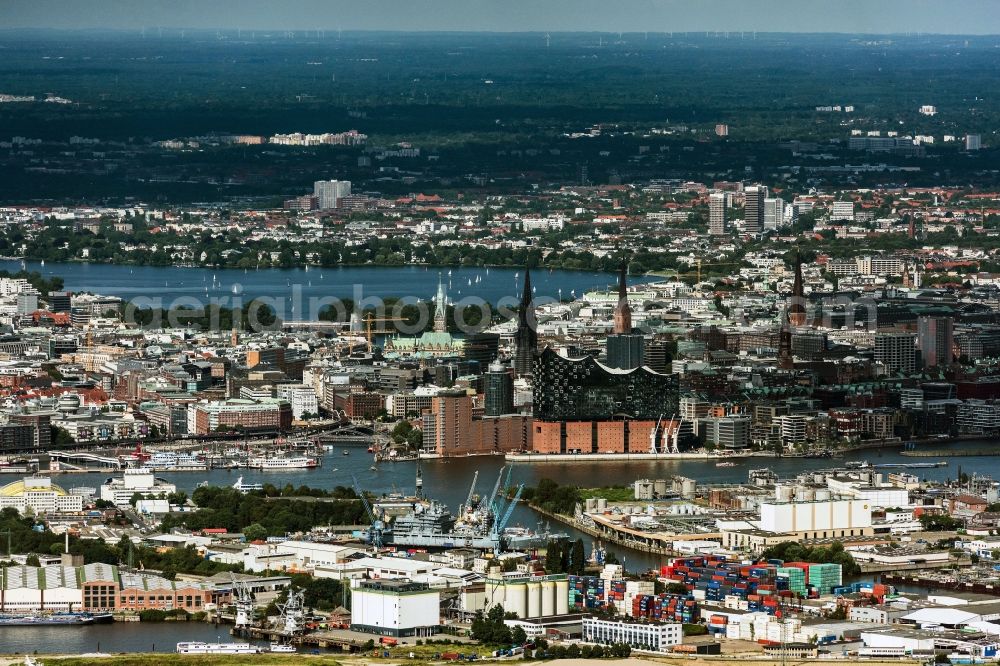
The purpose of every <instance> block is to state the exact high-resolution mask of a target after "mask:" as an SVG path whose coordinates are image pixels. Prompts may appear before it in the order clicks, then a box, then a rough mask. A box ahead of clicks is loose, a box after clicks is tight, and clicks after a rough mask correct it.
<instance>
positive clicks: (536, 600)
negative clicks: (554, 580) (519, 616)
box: [524, 583, 542, 617]
mask: <svg viewBox="0 0 1000 666" xmlns="http://www.w3.org/2000/svg"><path fill="white" fill-rule="evenodd" d="M541 614H542V584H541V583H528V614H527V615H525V616H524V617H539V616H541Z"/></svg>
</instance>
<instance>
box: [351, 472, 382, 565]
mask: <svg viewBox="0 0 1000 666" xmlns="http://www.w3.org/2000/svg"><path fill="white" fill-rule="evenodd" d="M351 479H352V480H353V481H354V492H356V493H357V494H358V497H360V498H361V504H362V505H363V506H364V507H365V513H367V514H368V520H370V521H371V524H372V526H371V527H370V528H368V543H370V544H372V545H373V546H375V547H376V548H381V547H382V533H383V532H384V531H385V521H383V520H382V519H381V518H376V517H375V511H373V510H372V505H371V504H369V503H368V498H367V497H365V493H364V491H363V490H361V484H360V483H358V477H356V476H354V475H353V474H352V475H351Z"/></svg>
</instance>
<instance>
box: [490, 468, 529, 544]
mask: <svg viewBox="0 0 1000 666" xmlns="http://www.w3.org/2000/svg"><path fill="white" fill-rule="evenodd" d="M522 492H524V484H523V483H521V484H518V486H517V490H516V491H514V497H513V498H512V499H511V500H510V503H509V504H508V505H507V509H506V510H505V511H504V512H503V516H499V515H498V516H496V517H495V520H494V521H493V526H492V528H491V534H490V536H491V537H492V540H493V553H494V554H495V555H499V554H500V553H502V552H503V551H504V549H505V547H506V544H505V543H504V538H503V531H504V530H505V529H506V528H507V523H509V522H510V517H511V516H512V515H513V514H514V507H516V506H517V503H518V502H520V501H521V493H522ZM497 513H498V514H499V507H498V508H497Z"/></svg>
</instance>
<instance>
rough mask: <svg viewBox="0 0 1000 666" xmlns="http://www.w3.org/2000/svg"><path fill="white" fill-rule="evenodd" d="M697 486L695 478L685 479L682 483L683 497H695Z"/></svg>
mask: <svg viewBox="0 0 1000 666" xmlns="http://www.w3.org/2000/svg"><path fill="white" fill-rule="evenodd" d="M696 487H697V482H695V480H694V479H684V481H683V482H682V483H681V497H683V498H684V499H694V491H695V488H696Z"/></svg>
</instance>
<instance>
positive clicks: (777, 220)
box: [764, 197, 785, 229]
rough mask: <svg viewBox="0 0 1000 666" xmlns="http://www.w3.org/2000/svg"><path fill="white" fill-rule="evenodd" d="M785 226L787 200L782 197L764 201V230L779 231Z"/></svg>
mask: <svg viewBox="0 0 1000 666" xmlns="http://www.w3.org/2000/svg"><path fill="white" fill-rule="evenodd" d="M784 225H785V200H784V199H781V198H780V197H769V198H767V199H764V229H777V228H779V227H782V226H784Z"/></svg>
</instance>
